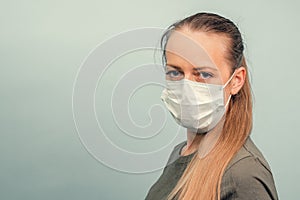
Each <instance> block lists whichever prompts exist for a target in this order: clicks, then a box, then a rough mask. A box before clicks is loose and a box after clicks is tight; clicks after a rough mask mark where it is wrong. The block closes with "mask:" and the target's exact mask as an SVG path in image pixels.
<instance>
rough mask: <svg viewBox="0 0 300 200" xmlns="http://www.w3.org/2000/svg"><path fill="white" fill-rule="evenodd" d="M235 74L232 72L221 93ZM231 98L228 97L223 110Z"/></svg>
mask: <svg viewBox="0 0 300 200" xmlns="http://www.w3.org/2000/svg"><path fill="white" fill-rule="evenodd" d="M235 72H236V71H235V70H234V72H233V73H232V75H231V77H230V78H229V79H228V81H227V82H226V83H225V84H224V85H223V91H224V88H225V87H226V86H227V85H228V83H230V81H231V80H232V79H233V76H234V75H235ZM231 97H232V95H231V94H230V95H229V97H228V100H227V102H226V104H225V108H226V107H227V106H228V104H229V101H230V99H231Z"/></svg>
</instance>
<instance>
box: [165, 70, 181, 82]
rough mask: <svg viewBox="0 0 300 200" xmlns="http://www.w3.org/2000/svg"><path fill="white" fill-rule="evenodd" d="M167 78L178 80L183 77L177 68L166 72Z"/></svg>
mask: <svg viewBox="0 0 300 200" xmlns="http://www.w3.org/2000/svg"><path fill="white" fill-rule="evenodd" d="M166 76H167V79H170V80H179V79H181V78H182V77H183V72H180V71H178V70H170V71H167V72H166Z"/></svg>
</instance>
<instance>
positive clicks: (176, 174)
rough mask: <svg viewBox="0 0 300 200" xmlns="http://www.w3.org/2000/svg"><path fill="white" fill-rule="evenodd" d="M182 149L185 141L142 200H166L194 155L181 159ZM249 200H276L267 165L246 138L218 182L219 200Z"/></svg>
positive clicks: (177, 147)
mask: <svg viewBox="0 0 300 200" xmlns="http://www.w3.org/2000/svg"><path fill="white" fill-rule="evenodd" d="M185 145H186V141H184V142H182V143H180V144H178V145H177V146H175V147H174V149H173V151H172V153H171V155H170V157H169V160H168V163H167V165H166V167H165V168H164V170H163V173H162V174H161V176H160V177H159V179H158V180H157V181H156V182H155V183H154V184H153V185H152V187H151V188H150V190H149V191H148V194H147V196H146V198H145V200H165V199H166V197H167V196H168V194H169V193H170V192H171V191H172V189H173V188H174V187H175V185H176V183H177V182H178V180H179V179H180V177H181V175H182V174H183V172H184V170H185V168H186V167H187V165H188V163H189V162H190V160H191V159H192V157H193V155H194V154H195V153H196V152H194V153H192V154H190V155H187V156H181V155H180V152H181V149H182V148H183V147H184V146H185ZM199 187H201V186H199ZM199 199H200V198H199ZM250 199H251V200H271V199H272V200H277V199H278V196H277V192H276V188H275V184H274V180H273V175H272V172H271V170H270V167H269V165H268V163H267V161H266V160H265V158H264V157H263V155H262V153H261V152H260V151H259V150H258V148H257V147H256V146H255V144H254V143H253V142H252V140H251V138H248V139H247V141H246V142H245V144H244V145H243V147H242V148H241V149H240V150H239V151H238V152H237V154H236V155H235V156H234V157H233V159H232V160H231V161H230V163H229V164H228V166H227V168H226V170H225V172H224V175H223V178H222V182H221V200H250Z"/></svg>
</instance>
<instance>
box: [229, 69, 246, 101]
mask: <svg viewBox="0 0 300 200" xmlns="http://www.w3.org/2000/svg"><path fill="white" fill-rule="evenodd" d="M246 73H247V71H246V69H245V68H244V67H239V68H237V69H236V70H235V75H234V77H233V78H232V80H231V89H230V93H231V94H232V95H235V94H237V93H238V92H239V91H240V89H241V88H242V87H243V85H244V83H245V79H246Z"/></svg>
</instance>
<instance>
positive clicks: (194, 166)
mask: <svg viewBox="0 0 300 200" xmlns="http://www.w3.org/2000/svg"><path fill="white" fill-rule="evenodd" d="M183 27H188V28H190V29H192V30H195V31H204V32H214V33H221V34H225V35H226V36H228V38H230V39H231V45H230V47H228V54H229V55H228V59H229V61H230V62H231V63H232V66H233V67H232V72H233V71H234V70H235V69H236V68H239V67H244V68H245V69H246V79H245V83H244V85H243V86H242V88H241V89H240V91H239V92H238V93H237V94H235V95H234V96H233V97H232V100H231V101H230V103H229V105H228V109H227V112H226V114H225V121H224V124H223V128H222V133H221V135H220V137H219V139H218V141H217V143H216V145H215V146H214V148H213V149H212V151H211V152H210V153H209V154H208V155H206V156H205V157H204V158H199V157H198V156H197V153H196V154H195V155H194V156H193V158H192V160H191V161H190V163H189V164H188V166H187V167H186V169H185V171H184V173H183V174H182V176H181V178H180V179H179V181H178V183H177V185H176V186H175V187H174V189H173V190H172V191H171V193H170V194H169V195H168V200H172V199H174V198H178V199H180V200H193V199H203V200H215V199H218V200H219V199H220V193H221V181H222V176H223V174H224V171H225V169H226V167H227V165H228V163H229V162H230V160H231V159H232V158H233V156H234V155H235V154H236V153H237V151H238V150H239V149H240V148H241V147H242V146H243V144H244V143H245V141H246V139H247V138H248V136H249V135H250V132H251V129H252V94H251V87H250V81H249V75H248V69H247V64H246V60H245V57H244V55H243V50H244V46H243V42H242V38H241V34H240V32H239V30H238V28H237V27H236V26H235V25H234V24H233V23H232V22H231V21H230V20H228V19H226V18H224V17H221V16H219V15H216V14H212V13H198V14H195V15H193V16H190V17H188V18H185V19H183V20H181V21H179V22H176V23H175V24H173V25H171V26H170V27H169V28H168V30H167V31H166V32H165V34H164V35H163V37H162V40H161V46H162V49H163V61H164V62H166V56H165V47H166V43H167V41H168V38H169V36H170V34H172V31H173V30H179V29H181V28H183Z"/></svg>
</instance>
